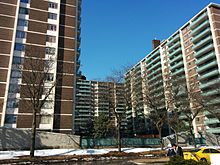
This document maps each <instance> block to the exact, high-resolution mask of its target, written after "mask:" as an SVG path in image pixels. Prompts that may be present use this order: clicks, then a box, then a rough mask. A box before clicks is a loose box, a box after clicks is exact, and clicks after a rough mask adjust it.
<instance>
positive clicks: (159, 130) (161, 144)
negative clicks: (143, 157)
mask: <svg viewBox="0 0 220 165" xmlns="http://www.w3.org/2000/svg"><path fill="white" fill-rule="evenodd" d="M161 131H162V129H161V128H158V132H159V139H160V147H161V150H163V139H162V134H161Z"/></svg>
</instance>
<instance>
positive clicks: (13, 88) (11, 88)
mask: <svg viewBox="0 0 220 165" xmlns="http://www.w3.org/2000/svg"><path fill="white" fill-rule="evenodd" d="M19 92H20V85H18V84H10V85H9V93H19Z"/></svg>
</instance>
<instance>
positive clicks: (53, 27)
mask: <svg viewBox="0 0 220 165" xmlns="http://www.w3.org/2000/svg"><path fill="white" fill-rule="evenodd" d="M48 30H51V31H56V30H57V26H56V25H52V24H49V25H48Z"/></svg>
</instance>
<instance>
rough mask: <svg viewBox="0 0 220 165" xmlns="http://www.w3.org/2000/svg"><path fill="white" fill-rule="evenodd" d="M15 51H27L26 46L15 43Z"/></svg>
mask: <svg viewBox="0 0 220 165" xmlns="http://www.w3.org/2000/svg"><path fill="white" fill-rule="evenodd" d="M15 50H18V51H24V50H25V45H24V44H21V43H15Z"/></svg>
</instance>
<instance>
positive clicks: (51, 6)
mask: <svg viewBox="0 0 220 165" xmlns="http://www.w3.org/2000/svg"><path fill="white" fill-rule="evenodd" d="M57 6H58V5H57V3H54V2H49V3H48V7H49V8H52V9H57Z"/></svg>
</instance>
